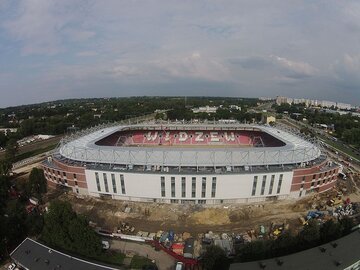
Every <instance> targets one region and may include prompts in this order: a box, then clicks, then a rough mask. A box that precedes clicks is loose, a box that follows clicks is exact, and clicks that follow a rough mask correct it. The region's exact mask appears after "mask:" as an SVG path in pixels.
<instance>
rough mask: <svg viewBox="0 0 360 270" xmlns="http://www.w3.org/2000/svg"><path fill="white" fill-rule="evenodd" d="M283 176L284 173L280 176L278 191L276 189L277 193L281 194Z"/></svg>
mask: <svg viewBox="0 0 360 270" xmlns="http://www.w3.org/2000/svg"><path fill="white" fill-rule="evenodd" d="M283 177H284V175H283V174H280V176H279V183H278V187H277V191H276V193H277V194H279V193H280V191H281V185H282V181H283Z"/></svg>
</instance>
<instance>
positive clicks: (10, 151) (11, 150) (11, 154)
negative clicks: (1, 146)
mask: <svg viewBox="0 0 360 270" xmlns="http://www.w3.org/2000/svg"><path fill="white" fill-rule="evenodd" d="M18 147H19V146H18V144H17V141H16V139H13V138H12V139H10V140H9V141H8V142H7V144H6V148H5V160H7V161H8V162H11V163H12V162H14V159H15V156H16V154H17V152H18Z"/></svg>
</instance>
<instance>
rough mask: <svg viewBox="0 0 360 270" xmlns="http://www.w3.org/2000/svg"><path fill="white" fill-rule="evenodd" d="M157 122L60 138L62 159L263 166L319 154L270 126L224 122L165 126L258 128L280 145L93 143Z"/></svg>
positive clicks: (109, 162) (151, 163)
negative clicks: (191, 145) (197, 146)
mask: <svg viewBox="0 0 360 270" xmlns="http://www.w3.org/2000/svg"><path fill="white" fill-rule="evenodd" d="M139 127H144V128H147V129H150V128H159V125H150V124H149V125H146V124H141V125H132V126H131V125H123V126H114V127H108V128H102V129H99V130H96V131H93V132H90V133H88V134H83V136H80V137H77V138H75V139H72V140H67V141H63V142H62V145H61V146H60V148H59V153H60V155H61V156H63V157H64V158H68V159H70V160H74V161H79V162H84V163H94V164H96V163H108V164H122V165H124V164H126V165H127V164H132V165H158V166H183V167H184V166H197V167H201V166H204V167H219V166H263V165H286V164H296V163H297V164H300V163H306V162H310V161H313V160H315V159H317V158H318V157H320V155H321V151H320V149H319V148H317V147H316V146H315V145H314V144H312V143H311V142H309V141H306V140H305V139H302V138H300V137H298V136H296V135H293V134H291V133H289V132H286V131H283V130H279V129H276V128H272V127H269V126H258V125H240V124H226V125H225V126H224V124H223V125H220V124H217V125H210V124H206V125H201V124H196V125H194V124H193V125H179V124H176V125H174V124H172V125H166V127H168V128H176V129H177V130H179V131H180V130H189V129H212V130H216V129H217V128H218V129H219V130H221V129H222V128H226V129H230V128H232V129H246V130H261V131H263V132H266V133H268V134H270V135H271V136H273V137H275V138H277V139H279V140H281V141H283V142H284V143H285V146H281V147H252V148H238V147H234V148H231V147H226V148H219V147H217V148H215V147H213V148H212V147H211V146H209V147H208V148H189V147H181V146H170V147H167V146H162V147H158V148H157V147H151V148H149V147H127V146H99V145H96V144H95V142H97V141H98V140H100V139H102V138H105V137H107V136H109V135H111V134H112V133H114V132H116V131H120V130H125V129H131V128H139Z"/></svg>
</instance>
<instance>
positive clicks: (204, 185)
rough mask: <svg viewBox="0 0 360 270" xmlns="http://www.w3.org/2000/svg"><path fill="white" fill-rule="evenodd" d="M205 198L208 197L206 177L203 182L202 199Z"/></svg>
mask: <svg viewBox="0 0 360 270" xmlns="http://www.w3.org/2000/svg"><path fill="white" fill-rule="evenodd" d="M205 196H206V177H203V178H202V181H201V197H202V198H205Z"/></svg>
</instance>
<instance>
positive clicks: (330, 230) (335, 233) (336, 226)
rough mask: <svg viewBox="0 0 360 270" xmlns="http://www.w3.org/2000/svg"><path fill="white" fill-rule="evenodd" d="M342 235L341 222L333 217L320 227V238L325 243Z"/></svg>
mask: <svg viewBox="0 0 360 270" xmlns="http://www.w3.org/2000/svg"><path fill="white" fill-rule="evenodd" d="M341 235H342V228H341V224H340V223H338V222H336V223H335V222H334V221H333V220H332V219H330V220H328V221H326V222H325V223H324V224H323V225H322V226H321V228H320V238H321V241H322V242H324V243H327V242H330V241H332V240H335V239H338V238H339V237H341Z"/></svg>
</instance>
